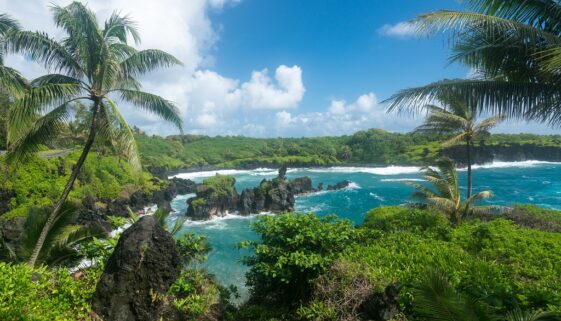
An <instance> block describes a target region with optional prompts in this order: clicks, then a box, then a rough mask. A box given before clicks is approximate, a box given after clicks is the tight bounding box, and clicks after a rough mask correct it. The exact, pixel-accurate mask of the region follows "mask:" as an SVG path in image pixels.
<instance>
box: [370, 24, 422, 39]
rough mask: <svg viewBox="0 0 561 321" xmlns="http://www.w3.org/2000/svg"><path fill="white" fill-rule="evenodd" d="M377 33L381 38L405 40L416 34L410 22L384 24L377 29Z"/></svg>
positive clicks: (414, 27) (413, 25) (415, 29)
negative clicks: (388, 37)
mask: <svg viewBox="0 0 561 321" xmlns="http://www.w3.org/2000/svg"><path fill="white" fill-rule="evenodd" d="M378 33H379V34H381V35H383V36H390V37H400V38H405V37H412V36H415V35H416V34H417V28H416V26H415V24H414V23H412V22H409V21H402V22H398V23H396V24H394V25H391V24H385V25H383V26H382V27H381V28H380V29H378Z"/></svg>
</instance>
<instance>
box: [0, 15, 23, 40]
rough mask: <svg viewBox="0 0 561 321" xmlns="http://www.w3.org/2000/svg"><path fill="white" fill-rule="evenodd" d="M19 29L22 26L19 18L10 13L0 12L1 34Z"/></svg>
mask: <svg viewBox="0 0 561 321" xmlns="http://www.w3.org/2000/svg"><path fill="white" fill-rule="evenodd" d="M19 29H21V26H20V24H19V22H17V20H15V19H14V18H12V17H11V16H10V15H8V14H5V13H0V36H3V35H5V34H7V33H8V32H11V31H16V30H19Z"/></svg>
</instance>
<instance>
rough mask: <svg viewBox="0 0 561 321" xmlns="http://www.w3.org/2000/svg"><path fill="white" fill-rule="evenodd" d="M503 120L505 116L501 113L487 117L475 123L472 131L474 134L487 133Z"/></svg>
mask: <svg viewBox="0 0 561 321" xmlns="http://www.w3.org/2000/svg"><path fill="white" fill-rule="evenodd" d="M504 120H505V117H504V116H502V115H497V116H493V117H489V118H487V119H484V120H482V121H481V122H480V123H478V124H477V125H475V127H474V128H473V132H474V133H475V134H476V135H481V134H483V135H487V134H488V133H489V131H490V130H491V129H493V128H494V127H496V126H497V125H498V124H500V123H501V122H503V121H504Z"/></svg>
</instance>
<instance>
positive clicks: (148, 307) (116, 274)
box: [92, 216, 181, 321]
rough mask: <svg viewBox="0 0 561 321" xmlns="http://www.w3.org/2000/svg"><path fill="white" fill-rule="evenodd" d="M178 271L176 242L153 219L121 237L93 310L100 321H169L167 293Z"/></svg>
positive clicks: (135, 225) (97, 292) (138, 225)
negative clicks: (101, 320)
mask: <svg viewBox="0 0 561 321" xmlns="http://www.w3.org/2000/svg"><path fill="white" fill-rule="evenodd" d="M180 271H181V261H180V257H179V253H178V252H177V249H176V248H175V241H174V240H173V238H172V237H171V235H170V234H169V233H168V232H166V231H165V230H164V229H163V228H162V227H161V226H160V224H159V223H158V222H157V221H156V219H155V218H154V217H152V216H145V217H142V218H141V219H140V220H139V221H138V222H136V223H135V224H133V225H132V226H131V227H130V228H128V229H127V230H126V231H125V232H123V234H122V235H121V237H120V239H119V242H118V243H117V246H116V247H115V250H114V252H113V254H112V255H111V257H110V258H109V260H108V262H107V265H106V267H105V271H104V272H103V275H102V276H101V279H100V280H99V282H98V284H97V288H96V291H95V293H94V296H93V299H92V309H93V311H95V312H96V313H97V314H98V315H99V316H100V317H101V318H102V319H103V320H106V321H112V320H119V321H129V320H130V321H133V320H160V319H163V320H168V319H169V316H166V313H167V312H166V311H168V310H171V309H169V302H167V301H166V295H165V294H166V292H167V290H168V288H169V286H170V285H171V284H172V283H173V282H174V281H175V280H176V279H177V277H178V276H179V274H180Z"/></svg>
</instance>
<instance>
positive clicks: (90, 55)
mask: <svg viewBox="0 0 561 321" xmlns="http://www.w3.org/2000/svg"><path fill="white" fill-rule="evenodd" d="M51 10H52V13H53V16H54V21H55V24H56V25H57V26H58V27H59V28H61V29H62V31H63V32H64V33H65V34H66V36H65V37H64V38H63V39H62V40H61V41H57V40H55V39H53V38H51V37H49V36H48V35H47V34H45V33H42V32H30V31H19V32H16V33H13V34H12V35H11V36H10V37H9V38H8V41H7V43H6V46H5V47H6V49H7V51H8V52H18V53H22V54H25V55H27V56H29V57H31V58H32V59H34V60H36V61H38V62H40V63H42V64H44V66H45V67H46V68H47V69H48V70H50V71H52V72H54V73H52V74H47V75H45V76H42V77H39V78H37V79H34V80H33V81H31V83H30V85H31V88H30V89H29V90H28V91H27V93H26V94H25V95H24V96H23V97H21V98H20V99H18V100H17V101H15V102H14V105H13V107H12V112H10V117H9V137H8V140H9V144H10V148H11V149H10V151H9V154H8V157H9V160H10V161H12V162H14V161H16V162H17V161H20V160H22V159H25V158H26V157H27V156H29V155H30V154H32V153H34V152H36V151H37V150H38V149H39V148H40V146H41V144H42V143H44V142H45V141H48V140H49V139H52V138H54V137H56V136H57V134H58V133H60V132H61V130H62V129H64V128H65V126H64V124H65V121H66V120H68V118H69V114H70V113H69V109H70V108H71V107H72V104H73V103H74V102H77V101H80V102H85V103H87V104H88V108H89V113H90V116H89V117H86V119H88V120H89V123H88V128H89V129H88V136H87V139H86V141H85V143H84V146H83V150H82V153H81V154H80V157H79V158H78V161H77V163H76V165H75V166H74V168H73V170H72V173H71V175H70V178H69V180H68V183H67V184H66V186H65V188H64V190H63V192H62V195H61V197H60V199H59V200H58V202H57V203H56V204H55V207H54V209H53V212H52V213H51V215H50V216H49V218H48V220H47V222H46V224H45V225H44V228H43V230H42V232H41V235H40V237H39V238H38V240H37V244H36V246H35V248H34V250H33V253H32V254H31V256H30V259H29V263H30V264H31V265H33V264H35V262H36V260H37V256H38V255H39V253H40V251H41V248H42V247H43V244H44V242H45V238H46V237H47V234H48V232H49V230H50V228H51V227H52V224H53V220H54V219H55V218H56V217H57V215H58V213H59V211H60V210H61V208H62V206H63V204H64V202H65V201H66V199H67V197H68V195H69V193H70V191H71V190H72V187H73V185H74V181H75V180H76V177H77V176H78V173H79V172H80V169H81V168H82V166H83V164H84V161H85V160H86V157H87V155H88V153H89V151H90V150H91V148H92V146H93V144H94V142H95V141H96V138H97V137H99V138H100V139H102V140H104V141H109V142H111V143H112V145H113V147H115V149H116V150H118V151H119V154H121V155H125V156H126V157H127V159H128V160H129V162H130V163H131V165H132V166H133V167H134V168H137V169H140V160H139V157H138V153H137V148H136V143H135V140H134V136H133V133H132V131H131V129H130V128H129V126H128V125H127V123H126V121H125V119H124V118H123V116H122V115H121V112H120V110H119V106H118V104H117V102H116V101H115V100H114V99H115V98H114V97H118V98H120V99H121V100H122V101H124V102H128V103H130V104H131V105H133V106H135V107H138V108H139V109H142V110H144V111H147V112H150V113H153V114H155V115H157V116H159V117H160V118H162V119H164V120H166V121H169V122H171V123H173V124H174V125H175V126H177V127H178V128H179V129H181V118H180V116H179V112H178V109H177V107H176V106H175V105H174V104H173V103H172V102H170V101H168V100H166V99H164V98H161V97H159V96H157V95H154V94H151V93H148V92H144V91H141V90H140V83H139V81H138V80H137V78H138V77H139V76H141V75H143V74H145V73H146V72H149V71H151V70H154V69H156V68H159V67H168V66H173V65H178V64H180V62H179V61H178V60H177V59H176V58H174V57H173V56H171V55H169V54H167V53H165V52H163V51H160V50H154V49H149V50H137V49H135V48H134V47H132V46H131V45H129V42H130V40H131V39H132V40H134V41H135V43H137V44H138V43H139V42H140V38H139V34H138V31H137V29H136V26H135V23H134V22H133V21H132V20H131V19H130V18H129V17H128V16H122V15H120V14H119V13H113V14H112V15H111V16H110V17H109V19H107V20H106V21H105V24H104V25H102V26H100V25H98V22H97V19H96V16H95V14H94V13H93V12H92V11H91V10H89V9H88V8H87V7H85V6H84V5H83V4H81V3H79V2H73V3H71V4H70V5H68V6H65V7H60V6H57V5H53V6H52V7H51Z"/></svg>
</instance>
